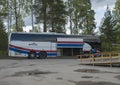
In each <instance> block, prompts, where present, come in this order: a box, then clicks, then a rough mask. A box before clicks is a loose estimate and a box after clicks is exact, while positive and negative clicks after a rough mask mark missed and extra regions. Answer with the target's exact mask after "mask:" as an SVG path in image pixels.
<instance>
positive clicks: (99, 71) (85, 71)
mask: <svg viewBox="0 0 120 85" xmlns="http://www.w3.org/2000/svg"><path fill="white" fill-rule="evenodd" d="M74 72H83V73H113V74H119V72H108V71H101V70H97V69H77V70H74Z"/></svg>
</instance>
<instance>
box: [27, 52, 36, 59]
mask: <svg viewBox="0 0 120 85" xmlns="http://www.w3.org/2000/svg"><path fill="white" fill-rule="evenodd" d="M35 57H36V53H35V52H29V53H28V59H35Z"/></svg>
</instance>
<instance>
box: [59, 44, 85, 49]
mask: <svg viewBox="0 0 120 85" xmlns="http://www.w3.org/2000/svg"><path fill="white" fill-rule="evenodd" d="M57 47H60V48H62V47H68V48H82V47H83V44H57Z"/></svg>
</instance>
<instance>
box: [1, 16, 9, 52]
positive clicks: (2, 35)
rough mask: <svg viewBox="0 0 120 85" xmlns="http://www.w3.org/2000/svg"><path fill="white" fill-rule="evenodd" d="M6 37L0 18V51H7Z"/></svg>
mask: <svg viewBox="0 0 120 85" xmlns="http://www.w3.org/2000/svg"><path fill="white" fill-rule="evenodd" d="M7 45H8V38H7V33H6V32H5V30H4V25H3V21H2V19H1V18H0V51H2V52H4V51H6V52H7Z"/></svg>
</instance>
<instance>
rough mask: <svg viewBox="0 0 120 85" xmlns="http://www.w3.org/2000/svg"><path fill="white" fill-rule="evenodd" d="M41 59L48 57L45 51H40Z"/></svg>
mask: <svg viewBox="0 0 120 85" xmlns="http://www.w3.org/2000/svg"><path fill="white" fill-rule="evenodd" d="M38 58H39V59H46V58H47V53H46V52H45V51H41V52H40V53H39V57H38Z"/></svg>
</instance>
